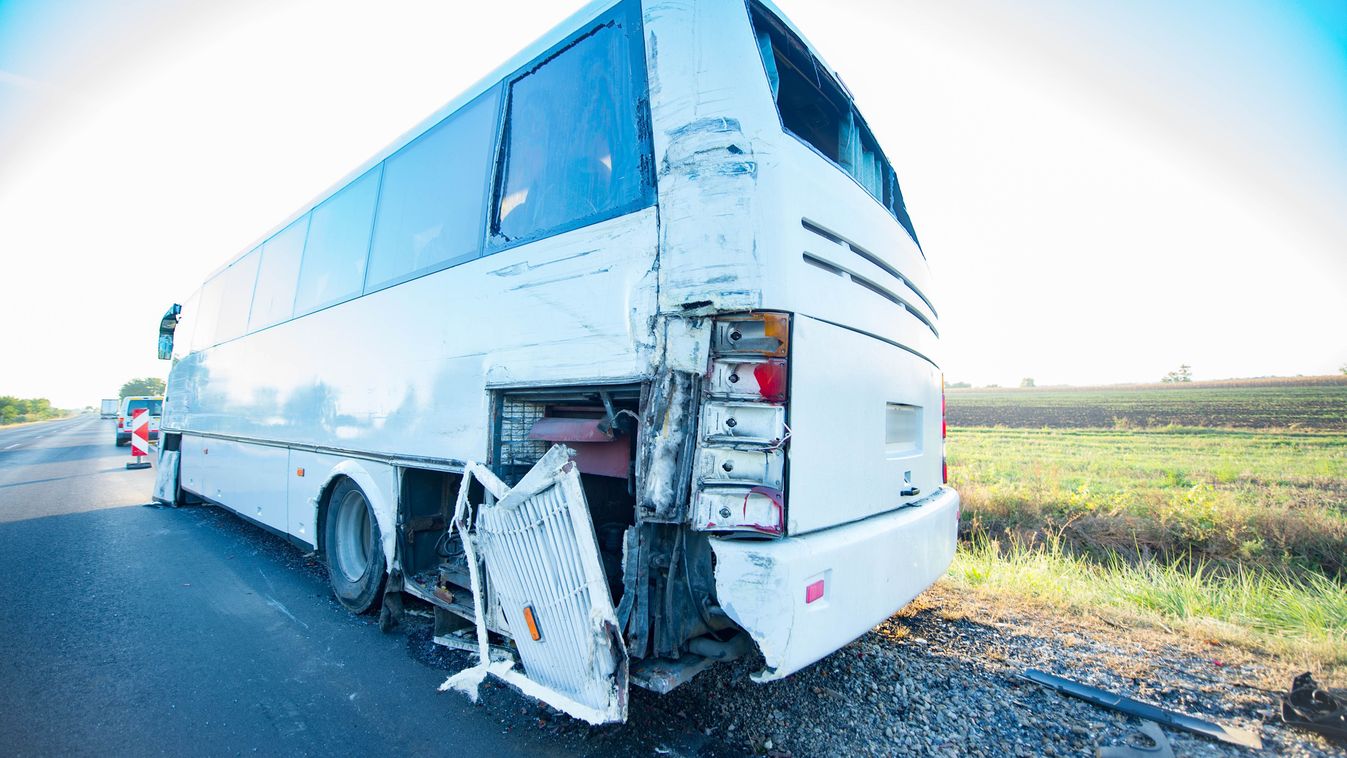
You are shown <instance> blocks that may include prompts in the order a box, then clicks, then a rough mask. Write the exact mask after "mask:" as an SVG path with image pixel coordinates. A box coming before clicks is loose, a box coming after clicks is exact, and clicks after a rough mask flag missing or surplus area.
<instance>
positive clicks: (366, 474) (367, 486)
mask: <svg viewBox="0 0 1347 758" xmlns="http://www.w3.org/2000/svg"><path fill="white" fill-rule="evenodd" d="M378 465H379V468H378V469H375V468H374V466H371V465H369V462H368V461H358V460H355V459H351V458H347V459H345V460H343V461H341V462H340V463H338V464H337V465H335V466H333V467H332V469H331V470H330V471H329V472H328V474H327V478H326V479H325V480H324V481H323V485H322V486H321V487H320V488H319V489H318V495H317V497H316V498H315V504H314V507H315V511H316V512H315V516H314V522H313V523H314V537H315V540H314V541H315V543H316V546H317V549H318V552H319V554H324V555H325V554H326V550H327V545H326V544H325V543H326V542H327V512H328V506H329V505H330V501H331V498H332V491H333V490H335V489H336V488H337V485H338V484H340V483H341V481H342V480H343V479H350V480H351V481H352V482H354V483H355V485H356V486H357V487H359V488H360V491H361V492H363V493H365V499H366V500H368V501H369V504H370V508H371V509H372V510H373V511H374V520H375V521H376V522H378V526H379V542H380V543H381V544H382V546H383V550H384V571H385V573H389V574H391V573H392V572H393V564H394V552H395V550H396V547H397V534H396V530H397V508H396V504H397V500H398V499H397V493H396V492H395V491H394V489H395V487H396V482H397V477H396V476H395V475H394V472H393V471H392V467H391V466H387V465H386V464H378ZM383 469H386V470H383Z"/></svg>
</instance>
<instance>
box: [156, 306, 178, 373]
mask: <svg viewBox="0 0 1347 758" xmlns="http://www.w3.org/2000/svg"><path fill="white" fill-rule="evenodd" d="M181 317H182V306H181V305H178V304H177V303H174V304H173V307H172V308H169V309H168V312H167V313H165V314H164V318H163V319H162V320H161V321H160V322H159V360H161V361H166V360H168V359H170V358H172V357H173V331H174V330H175V329H177V328H178V319H180V318H181Z"/></svg>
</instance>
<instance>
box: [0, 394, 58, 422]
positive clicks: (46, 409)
mask: <svg viewBox="0 0 1347 758" xmlns="http://www.w3.org/2000/svg"><path fill="white" fill-rule="evenodd" d="M64 415H65V411H63V410H61V409H60V408H53V407H51V401H50V400H48V399H47V398H45V397H35V398H21V397H14V396H13V395H0V424H22V423H24V422H27V421H45V420H47V419H49V418H60V417H61V416H64Z"/></svg>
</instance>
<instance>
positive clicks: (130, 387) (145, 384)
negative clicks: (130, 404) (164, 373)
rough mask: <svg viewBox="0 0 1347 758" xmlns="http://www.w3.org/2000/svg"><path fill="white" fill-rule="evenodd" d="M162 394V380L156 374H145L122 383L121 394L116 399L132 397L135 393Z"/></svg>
mask: <svg viewBox="0 0 1347 758" xmlns="http://www.w3.org/2000/svg"><path fill="white" fill-rule="evenodd" d="M162 394H164V380H163V379H160V378H159V377H157V376H145V377H141V378H140V379H132V380H131V381H129V382H127V383H126V384H123V385H122V391H121V394H120V395H118V396H117V397H118V399H121V398H124V397H132V396H135V395H162Z"/></svg>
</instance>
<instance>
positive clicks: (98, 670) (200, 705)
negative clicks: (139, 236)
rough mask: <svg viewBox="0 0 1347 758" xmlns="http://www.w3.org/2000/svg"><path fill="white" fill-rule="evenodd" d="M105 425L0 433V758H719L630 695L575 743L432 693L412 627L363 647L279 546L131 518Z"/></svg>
mask: <svg viewBox="0 0 1347 758" xmlns="http://www.w3.org/2000/svg"><path fill="white" fill-rule="evenodd" d="M112 424H113V422H112V421H106V420H101V419H99V418H98V417H97V415H96V414H95V415H85V416H80V417H77V418H74V419H68V420H62V421H54V422H47V423H43V424H35V425H31V426H24V427H16V428H10V429H0V562H2V565H3V566H4V570H5V581H4V582H3V584H2V585H0V754H4V755H53V754H62V755H67V754H99V755H108V754H112V755H150V754H168V755H180V754H188V753H190V754H193V755H201V754H207V755H239V754H248V755H252V754H282V753H283V754H288V755H295V754H322V755H351V754H365V755H371V754H391V753H414V754H425V755H440V754H455V755H461V754H464V753H466V752H479V753H480V754H483V755H493V756H494V755H510V754H530V755H539V754H542V755H611V754H651V753H656V752H657V753H662V754H675V755H720V754H725V753H728V752H731V751H728V750H726V749H724V746H722V745H719V744H717V743H715V742H713V741H711V740H710V738H706V737H703V736H702V733H701V732H699V731H696V730H693V729H690V728H688V727H686V726H685V725H684V724H682V723H680V720H679V719H678V718H676V717H675V714H672V713H669V712H666V711H665V710H664V707H663V706H662V704H661V702H660V701H659V699H657V698H655V697H654V696H651V695H649V694H648V693H643V692H642V693H633V704H632V715H631V720H630V722H629V723H628V724H627V725H624V726H618V727H604V728H597V729H595V728H589V727H587V726H585V725H583V724H580V723H578V722H575V721H572V720H570V719H568V718H565V717H563V716H560V715H557V714H554V713H549V712H548V711H547V710H546V709H543V708H541V707H539V706H538V705H537V704H535V703H533V702H530V701H527V700H525V699H524V698H522V697H520V696H519V695H517V694H515V693H514V692H513V691H512V690H510V689H508V688H506V687H504V686H502V685H491V684H489V685H488V686H486V687H484V688H483V690H482V699H481V702H480V704H477V705H474V704H471V703H469V702H468V700H467V699H466V698H465V697H463V696H462V695H460V694H457V693H440V692H437V691H436V687H437V686H438V685H439V684H440V682H442V681H443V680H444V678H445V677H446V675H447V674H449V673H452V672H454V671H456V670H458V669H460V668H462V667H464V666H467V665H470V663H471V660H470V659H469V658H468V656H466V655H465V654H461V653H457V652H451V651H446V650H444V649H443V648H440V647H439V646H436V645H434V644H432V643H430V641H429V637H430V630H429V624H428V622H426V621H424V620H422V619H411V620H410V621H409V623H408V624H406V625H404V627H403V628H401V629H399V630H396V631H394V632H393V633H391V634H383V633H381V632H380V631H379V629H378V625H377V623H376V620H375V618H374V617H371V616H366V617H356V616H353V615H351V614H350V613H349V612H347V611H345V610H344V609H343V608H342V607H341V606H340V605H338V604H337V603H336V601H335V600H333V599H332V596H331V593H330V591H329V590H328V586H327V577H326V574H325V571H324V570H323V568H322V567H321V566H319V565H318V564H317V563H316V562H314V561H313V560H311V559H307V558H306V557H305V556H303V554H302V553H301V552H300V551H299V550H297V549H295V548H294V547H292V546H290V545H289V544H288V543H286V542H284V541H282V540H280V539H278V538H276V537H274V536H272V535H270V534H267V533H266V532H264V531H262V530H260V529H258V528H256V527H253V526H252V525H249V524H247V523H245V522H243V521H241V520H240V519H238V518H236V517H234V516H233V515H231V514H229V513H228V512H226V511H224V510H223V509H219V508H213V507H188V508H166V507H157V506H153V505H149V503H150V491H151V487H152V485H153V481H154V471H153V470H152V469H148V470H140V471H131V470H127V469H126V468H125V467H124V463H125V461H127V460H129V453H128V448H125V447H122V448H118V447H114V445H113V431H112Z"/></svg>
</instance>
